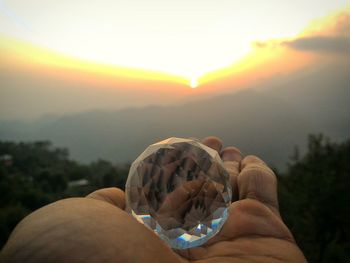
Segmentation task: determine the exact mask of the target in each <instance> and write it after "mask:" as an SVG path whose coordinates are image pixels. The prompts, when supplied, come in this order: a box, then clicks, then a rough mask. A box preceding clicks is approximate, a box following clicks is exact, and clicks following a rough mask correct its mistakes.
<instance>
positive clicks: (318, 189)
mask: <svg viewBox="0 0 350 263" xmlns="http://www.w3.org/2000/svg"><path fill="white" fill-rule="evenodd" d="M128 168H129V165H127V164H125V165H118V166H115V165H113V164H111V163H110V162H107V161H103V160H99V161H97V162H94V163H91V164H79V163H77V162H75V161H72V160H70V159H69V154H68V151H67V150H66V149H59V148H54V147H53V146H52V145H51V143H50V142H46V141H44V142H35V143H13V142H0V196H1V199H0V247H1V246H2V245H3V244H4V243H5V242H6V239H7V238H8V235H9V234H10V232H11V231H12V229H13V228H14V227H15V225H16V224H17V223H18V222H19V221H20V220H21V219H22V218H23V217H24V216H25V215H27V214H28V213H30V212H31V211H33V210H35V209H37V208H39V207H41V206H43V205H46V204H48V203H50V202H53V201H55V200H58V199H62V198H66V197H71V196H84V195H86V194H88V193H90V192H92V191H94V190H96V189H99V188H103V187H109V186H117V187H120V188H122V189H123V188H124V184H125V180H126V177H127V173H128ZM278 178H279V196H280V208H281V214H282V217H283V218H284V220H285V222H286V224H287V225H288V226H289V227H290V228H291V230H292V232H293V234H294V236H295V238H296V240H297V242H298V244H299V245H300V246H301V248H302V250H303V251H304V253H305V255H306V257H307V258H308V260H309V261H310V262H349V261H350V253H349V251H350V242H349V237H350V205H349V204H350V191H349V190H348V189H350V140H349V141H346V142H344V143H332V142H330V141H329V140H328V139H326V138H324V137H323V136H321V135H318V136H310V138H309V147H308V151H307V153H306V154H305V155H304V156H303V157H301V158H300V157H299V154H298V152H297V151H296V154H295V156H294V157H293V158H292V161H291V163H290V164H289V166H288V169H287V171H286V172H285V173H284V174H279V175H278Z"/></svg>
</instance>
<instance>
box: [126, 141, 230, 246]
mask: <svg viewBox="0 0 350 263" xmlns="http://www.w3.org/2000/svg"><path fill="white" fill-rule="evenodd" d="M125 189H126V204H127V211H128V212H130V213H131V214H132V215H133V216H135V217H136V218H137V219H138V220H139V221H140V222H142V223H143V224H145V225H146V226H147V227H149V228H150V229H152V230H153V231H154V232H155V233H157V234H158V235H159V237H160V238H161V239H163V240H164V241H165V242H167V243H168V244H169V245H170V246H171V247H172V248H176V249H186V248H190V247H196V246H200V245H202V244H203V243H205V242H206V241H207V240H208V239H209V238H211V237H213V236H214V235H215V234H217V233H218V232H219V230H220V228H221V227H222V225H223V224H224V222H225V220H226V219H227V209H228V206H229V205H230V202H231V196H232V192H231V186H230V183H229V176H228V173H227V172H226V170H225V168H224V167H223V163H222V161H221V159H220V156H219V154H218V152H217V151H215V150H213V149H211V148H209V147H207V146H205V145H203V144H201V143H200V142H198V141H196V140H190V139H180V138H170V139H167V140H165V141H161V142H159V143H155V144H153V145H150V146H149V147H148V148H147V149H146V150H145V151H144V152H143V153H142V154H141V155H140V156H139V157H138V158H137V159H136V160H135V161H134V162H133V164H132V165H131V168H130V172H129V176H128V180H127V182H126V187H125Z"/></svg>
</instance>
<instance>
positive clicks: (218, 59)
mask: <svg viewBox="0 0 350 263" xmlns="http://www.w3.org/2000/svg"><path fill="white" fill-rule="evenodd" d="M349 10H350V9H349V2H348V0H334V1H307V2H306V1H301V0H297V1H277V0H276V1H274V0H269V1H244V2H242V1H234V0H231V1H224V0H220V1H197V0H187V1H184V0H179V1H160V0H157V1H156V0H148V1H141V0H139V1H136V0H129V1H116V0H113V1H112V0H100V1H88V2H87V1H80V0H76V1H68V0H67V1H66V0H62V1H57V2H52V1H44V0H28V1H22V0H7V1H6V0H0V59H1V60H0V71H1V72H0V73H2V74H1V76H0V77H1V78H0V81H2V82H3V84H5V83H6V84H7V85H17V86H18V85H22V84H20V83H19V82H18V80H17V79H16V76H22V75H23V76H25V75H26V74H27V75H26V76H27V77H28V75H30V77H28V78H29V79H28V81H27V82H26V83H27V84H28V86H30V85H31V79H33V78H35V76H39V75H40V76H45V79H46V78H48V79H50V78H51V79H52V80H54V81H52V80H51V81H49V80H47V79H46V80H43V81H41V82H40V83H41V84H42V83H46V82H45V81H47V82H50V83H51V84H52V83H53V82H56V80H57V79H59V81H63V82H62V83H60V85H61V86H60V87H59V88H60V90H62V91H63V90H65V89H67V90H68V88H67V87H68V86H69V87H70V89H71V90H72V89H73V88H71V86H74V85H78V84H76V83H78V82H79V85H80V86H79V88H77V90H82V86H84V85H85V87H89V88H91V89H92V90H93V89H94V88H96V87H99V91H100V92H102V93H103V92H104V90H106V87H109V88H110V87H119V88H120V87H125V88H129V90H130V89H134V90H135V91H137V92H139V93H140V92H141V93H140V94H143V93H142V92H153V91H156V92H157V93H159V94H160V95H161V94H163V95H164V94H167V95H164V101H163V102H164V103H168V102H174V101H175V99H176V100H182V98H184V97H186V96H187V95H189V94H190V90H191V89H189V87H197V86H198V88H197V89H196V90H198V91H196V92H197V93H196V94H199V93H200V92H202V93H205V92H208V93H213V92H214V93H215V92H217V93H219V92H227V91H230V90H232V89H233V88H234V87H236V88H238V87H242V86H247V85H251V84H252V83H253V82H254V81H258V80H259V79H261V78H268V77H271V76H274V75H276V74H279V73H281V72H283V73H288V72H292V71H295V70H300V69H302V68H303V67H305V66H306V65H310V63H315V61H316V60H317V59H319V57H320V55H322V57H323V58H329V54H328V53H330V52H323V51H324V49H327V48H332V47H333V46H334V50H338V49H339V47H340V48H341V47H344V48H345V49H346V48H347V45H348V44H349V43H350V42H349V29H350V27H349V28H346V27H345V29H344V28H342V23H343V22H342V21H343V20H345V21H346V23H345V22H344V23H345V25H348V24H347V23H348V21H350V19H349V16H350V12H349ZM344 14H345V15H344ZM344 16H345V18H344ZM339 17H340V18H339ZM339 21H340V22H339ZM344 23H343V24H344ZM339 24H340V26H339ZM339 27H340V29H339ZM327 37H330V38H327ZM320 49H321V51H322V52H320ZM314 51H317V52H314ZM328 51H329V50H328ZM325 53H327V54H326V55H325ZM266 65H268V67H267V66H266ZM33 76H34V77H33ZM38 79H39V77H38V78H37V79H36V80H35V81H34V80H33V83H32V84H33V86H34V85H37V84H36V83H37V82H38V81H39V80H38ZM16 81H17V82H16ZM72 83H74V85H73V84H72ZM51 84H50V85H51ZM42 85H44V84H42ZM64 85H66V87H64ZM2 86H3V85H2ZM51 86H52V85H51ZM164 87H166V88H164ZM3 88H4V86H3V87H2V88H1V87H0V92H1V93H0V95H1V97H2V98H1V100H5V99H6V101H7V103H8V105H10V104H11V102H13V103H14V104H16V94H15V91H9V90H7V91H4V90H1V89H3ZM86 89H88V88H86ZM161 89H162V90H161ZM22 90H23V88H22ZM200 90H202V91H200ZM11 92H12V93H11ZM67 92H68V91H67ZM108 92H110V91H108ZM68 93H69V92H68ZM68 93H66V95H67V94H68ZM124 93H125V92H124V91H123V94H124ZM33 94H34V93H33ZM38 94H39V93H36V95H38ZM121 94H122V93H118V97H119V98H121V99H120V100H119V101H118V100H117V101H114V103H115V104H120V105H121V107H124V106H129V105H131V106H134V105H139V104H138V103H135V104H133V103H126V104H125V105H124V104H123V103H124V102H125V101H128V100H131V98H132V97H133V96H134V95H128V98H127V99H123V96H124V95H125V94H124V95H123V94H122V95H121ZM17 95H18V94H17ZM141 96H142V95H141ZM167 96H168V97H167ZM153 97H154V96H153ZM153 97H152V96H150V98H149V100H148V99H147V96H146V97H143V98H142V99H140V98H138V99H135V101H142V100H144V101H145V104H152V103H155V101H156V100H153V99H154V98H153ZM105 103H106V105H110V107H107V108H111V107H112V106H111V105H112V104H113V102H112V101H111V102H109V104H108V103H107V102H105ZM87 105H88V104H87ZM87 105H86V106H85V107H82V108H79V110H85V109H87V108H88V106H87ZM101 105H102V101H101V104H96V105H90V106H91V108H94V107H95V108H99V107H100V106H101ZM140 105H141V104H140ZM4 107H5V106H3V107H2V109H4ZM5 111H6V110H5ZM53 111H54V112H55V110H53Z"/></svg>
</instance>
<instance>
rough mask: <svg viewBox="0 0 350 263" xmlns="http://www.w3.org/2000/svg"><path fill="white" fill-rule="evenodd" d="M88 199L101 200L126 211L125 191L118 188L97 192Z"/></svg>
mask: <svg viewBox="0 0 350 263" xmlns="http://www.w3.org/2000/svg"><path fill="white" fill-rule="evenodd" d="M86 198H92V199H96V200H101V201H104V202H107V203H110V204H112V205H114V206H117V207H119V208H120V209H122V210H124V209H125V193H124V191H123V190H121V189H119V188H116V187H110V188H103V189H99V190H96V191H95V192H92V193H91V194H89V195H87V196H86Z"/></svg>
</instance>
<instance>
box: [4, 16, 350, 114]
mask: <svg viewBox="0 0 350 263" xmlns="http://www.w3.org/2000/svg"><path fill="white" fill-rule="evenodd" d="M349 21H350V12H349V9H347V10H345V11H342V12H341V13H337V14H332V15H330V16H328V17H325V18H324V19H319V20H317V21H314V22H312V23H310V25H309V26H308V27H306V28H305V30H304V31H303V32H301V33H300V34H299V35H298V36H296V37H295V38H291V39H271V40H268V41H264V42H256V43H253V44H252V45H253V46H252V51H251V52H250V53H249V54H248V55H246V56H245V57H244V58H243V59H241V60H240V61H238V62H235V63H233V64H232V65H231V66H229V67H227V68H223V69H218V70H216V71H213V72H211V73H208V74H206V75H204V76H202V77H201V78H199V79H198V83H199V86H198V87H197V88H196V89H191V88H190V83H191V79H186V78H184V77H181V76H174V75H170V74H164V73H158V72H154V71H147V70H138V69H130V68H122V67H116V66H111V65H103V64H98V63H94V62H91V61H84V60H81V59H76V58H72V57H69V56H66V55H63V54H59V53H55V52H53V51H51V50H48V49H44V48H41V47H38V46H34V45H32V44H29V43H26V42H23V41H20V40H17V39H13V38H8V37H4V36H3V37H0V71H3V72H7V73H4V74H8V73H11V74H14V76H18V78H21V76H22V75H26V74H27V75H28V74H29V75H33V76H34V75H35V76H39V77H40V76H44V77H45V78H46V79H47V78H49V79H52V82H58V80H59V81H61V80H62V81H63V80H64V81H66V82H65V83H69V85H71V84H72V83H78V84H82V85H83V86H84V87H86V89H90V90H92V89H95V90H97V91H100V92H104V90H108V89H110V90H116V89H118V90H119V91H118V92H119V93H118V94H119V95H120V94H121V95H120V97H119V100H120V101H116V103H117V104H118V103H120V105H122V106H123V107H124V106H127V105H131V106H134V105H136V106H137V105H143V104H142V102H144V104H145V105H147V104H155V103H156V102H157V101H160V102H163V103H175V102H181V101H185V100H187V99H186V98H188V97H190V98H200V96H201V95H213V94H220V93H227V92H232V91H235V90H238V89H240V88H243V87H249V86H251V85H254V84H257V83H259V82H260V81H262V80H263V79H267V78H271V77H274V76H276V75H281V74H285V75H287V74H289V73H291V72H294V71H298V70H303V68H305V67H308V66H310V65H313V64H314V63H319V61H325V60H327V59H329V58H330V57H332V56H330V55H329V54H326V53H320V52H312V51H310V50H306V51H305V50H302V49H300V48H299V49H298V48H295V47H294V48H293V43H297V42H298V41H299V40H302V39H303V38H308V37H315V36H316V37H317V36H325V37H327V36H331V37H333V38H334V36H343V35H344V34H345V33H346V32H348V31H346V30H347V25H348V24H349ZM344 32H345V33H344ZM346 37H348V35H346ZM297 44H298V43H297ZM8 83H9V81H8ZM62 88H63V87H62ZM129 91H131V92H132V94H129V95H128V96H127V98H128V99H124V97H123V96H124V95H125V94H126V93H128V92H129ZM108 92H109V91H108ZM0 93H1V89H0ZM109 94H112V93H109ZM113 94H114V93H113ZM145 94H146V95H147V96H148V97H147V96H145ZM119 95H118V96H119ZM4 96H6V94H5V95H3V98H2V99H4ZM109 96H114V95H109ZM125 96H126V95H125ZM135 96H140V97H139V98H137V99H136V97H135ZM157 96H158V98H156V97H157ZM133 97H135V101H136V100H138V101H139V102H138V103H135V104H133V103H132V102H131V103H129V104H127V103H126V104H123V103H122V102H123V100H125V101H126V100H130V98H133ZM5 98H6V97H5ZM92 99H93V98H92ZM103 103H104V102H103V101H102V100H101V104H99V105H97V106H95V107H100V105H103ZM160 104H162V103H160ZM112 105H113V102H110V106H109V108H111V107H112ZM86 107H88V106H86ZM82 109H83V108H82Z"/></svg>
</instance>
